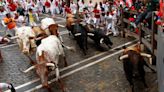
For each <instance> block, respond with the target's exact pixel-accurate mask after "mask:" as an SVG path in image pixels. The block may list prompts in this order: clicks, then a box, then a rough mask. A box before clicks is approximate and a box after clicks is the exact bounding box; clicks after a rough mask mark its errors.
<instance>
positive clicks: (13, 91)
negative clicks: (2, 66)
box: [10, 83, 16, 92]
mask: <svg viewBox="0 0 164 92" xmlns="http://www.w3.org/2000/svg"><path fill="white" fill-rule="evenodd" d="M10 85H11V88H10V90H11V92H16V90H15V88H14V86H13V84H11V83H10Z"/></svg>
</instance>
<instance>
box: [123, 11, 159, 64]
mask: <svg viewBox="0 0 164 92" xmlns="http://www.w3.org/2000/svg"><path fill="white" fill-rule="evenodd" d="M127 14H132V15H137V14H138V13H137V12H136V11H122V15H121V18H122V19H121V20H122V23H121V24H122V25H121V27H122V28H123V29H124V30H122V33H123V34H122V36H123V37H126V36H125V35H126V34H128V35H130V36H132V37H135V38H136V39H138V40H139V42H140V43H141V44H143V45H144V47H146V48H147V49H148V50H149V51H150V54H151V55H152V56H153V61H156V55H157V25H156V24H155V20H154V16H155V13H154V12H153V13H152V19H151V28H147V27H144V26H143V23H142V22H141V23H140V24H139V25H138V26H137V28H138V29H139V33H138V34H137V33H135V32H132V31H130V30H128V28H127V27H128V26H130V23H131V22H130V21H129V20H128V19H127V18H128V17H129V16H126V15H127ZM126 17H127V18H126ZM134 29H135V28H134ZM134 29H133V30H134ZM145 37H150V40H149V41H148V40H147V39H146V38H145Z"/></svg>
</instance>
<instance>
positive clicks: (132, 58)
mask: <svg viewBox="0 0 164 92" xmlns="http://www.w3.org/2000/svg"><path fill="white" fill-rule="evenodd" d="M123 49H124V52H123V55H122V56H121V57H119V60H122V61H123V68H124V72H125V75H126V78H127V80H128V82H129V83H130V86H131V90H132V92H134V83H133V81H132V79H133V78H134V77H136V75H139V77H141V80H142V82H143V84H144V86H145V87H148V86H147V84H146V81H145V70H144V66H146V67H148V68H149V69H150V70H151V71H153V72H155V70H154V69H152V68H151V67H150V66H149V65H148V64H147V62H146V61H145V60H144V57H147V58H149V61H150V63H151V62H152V57H151V55H149V54H146V53H141V50H140V47H139V45H136V46H134V47H129V48H126V47H124V48H123Z"/></svg>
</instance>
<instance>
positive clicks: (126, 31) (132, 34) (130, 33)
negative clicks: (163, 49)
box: [124, 28, 139, 39]
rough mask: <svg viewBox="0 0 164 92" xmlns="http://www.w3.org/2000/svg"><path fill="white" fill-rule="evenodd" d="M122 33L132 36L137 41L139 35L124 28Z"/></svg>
mask: <svg viewBox="0 0 164 92" xmlns="http://www.w3.org/2000/svg"><path fill="white" fill-rule="evenodd" d="M124 31H125V33H126V34H129V35H130V36H133V37H134V38H136V39H139V35H138V34H136V33H134V32H130V31H129V30H127V29H126V28H124Z"/></svg>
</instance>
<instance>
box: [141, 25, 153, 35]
mask: <svg viewBox="0 0 164 92" xmlns="http://www.w3.org/2000/svg"><path fill="white" fill-rule="evenodd" d="M142 30H143V31H144V32H145V33H146V34H149V35H150V34H151V30H150V29H149V28H147V27H144V26H142Z"/></svg>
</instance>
